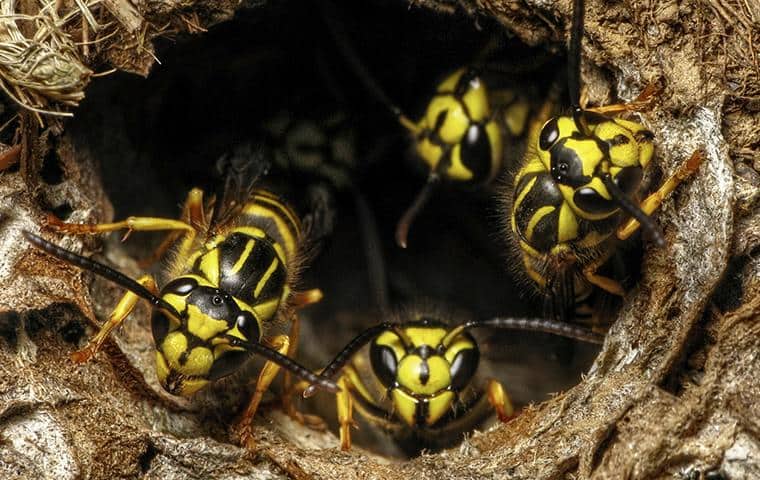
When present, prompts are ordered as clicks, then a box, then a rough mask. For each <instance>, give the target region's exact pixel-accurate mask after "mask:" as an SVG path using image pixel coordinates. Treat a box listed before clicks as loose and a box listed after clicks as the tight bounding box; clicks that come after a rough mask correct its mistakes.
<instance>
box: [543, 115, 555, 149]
mask: <svg viewBox="0 0 760 480" xmlns="http://www.w3.org/2000/svg"><path fill="white" fill-rule="evenodd" d="M557 140H559V126H558V125H557V118H556V117H555V118H552V119H551V120H549V121H548V122H546V123H545V124H544V127H543V128H542V129H541V134H540V135H539V137H538V147H539V148H540V149H541V150H549V149H550V148H551V147H552V145H554V144H555V143H556V142H557Z"/></svg>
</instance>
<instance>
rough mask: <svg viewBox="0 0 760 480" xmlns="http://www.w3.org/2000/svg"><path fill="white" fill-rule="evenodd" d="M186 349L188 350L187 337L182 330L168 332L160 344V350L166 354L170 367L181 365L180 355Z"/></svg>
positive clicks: (165, 357)
mask: <svg viewBox="0 0 760 480" xmlns="http://www.w3.org/2000/svg"><path fill="white" fill-rule="evenodd" d="M185 350H187V337H185V334H184V333H182V332H172V333H170V334H168V335H167V336H166V338H165V339H164V343H162V344H161V346H160V351H161V352H162V353H163V354H164V359H165V360H166V363H167V365H168V366H169V368H170V369H171V368H175V369H176V368H177V367H178V366H179V357H180V355H182V353H183V352H184V351H185Z"/></svg>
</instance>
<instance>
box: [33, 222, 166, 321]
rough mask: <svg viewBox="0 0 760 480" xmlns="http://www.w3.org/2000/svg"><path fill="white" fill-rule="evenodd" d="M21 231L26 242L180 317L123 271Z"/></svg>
mask: <svg viewBox="0 0 760 480" xmlns="http://www.w3.org/2000/svg"><path fill="white" fill-rule="evenodd" d="M21 233H22V235H24V238H25V239H26V241H27V242H29V243H31V244H32V245H34V246H35V247H37V248H39V249H40V250H42V251H43V252H45V253H47V254H49V255H52V256H54V257H56V258H59V259H61V260H63V261H64V262H67V263H70V264H72V265H76V266H77V267H79V268H82V269H84V270H88V271H90V272H92V273H94V274H96V275H99V276H101V277H103V278H105V279H106V280H110V281H111V282H113V283H115V284H117V285H119V286H121V287H124V288H126V289H127V290H129V291H130V292H132V293H134V294H135V295H137V296H139V297H142V298H144V299H145V300H147V301H149V302H150V303H151V304H152V305H153V306H154V307H155V308H159V309H161V310H165V311H167V312H168V313H170V314H171V315H173V316H174V317H175V318H180V314H179V312H177V310H175V309H174V307H172V306H171V305H170V304H168V303H167V302H166V301H164V300H163V299H161V298H160V297H157V296H155V295H153V293H151V291H150V290H148V289H147V288H145V287H144V286H142V285H140V284H139V283H138V282H136V281H135V280H132V279H131V278H129V277H128V276H126V275H124V274H123V273H121V272H118V271H116V270H114V269H113V268H111V267H108V266H106V265H103V264H102V263H100V262H96V261H95V260H91V259H89V258H87V257H83V256H81V255H78V254H76V253H74V252H72V251H69V250H66V249H65V248H62V247H59V246H58V245H56V244H55V243H52V242H48V241H47V240H45V239H44V238H42V237H40V236H38V235H35V234H33V233H31V232H29V231H27V230H22V231H21Z"/></svg>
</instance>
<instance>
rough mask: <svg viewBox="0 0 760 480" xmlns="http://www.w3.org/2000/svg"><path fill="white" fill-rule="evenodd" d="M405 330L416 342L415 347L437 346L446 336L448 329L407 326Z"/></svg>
mask: <svg viewBox="0 0 760 480" xmlns="http://www.w3.org/2000/svg"><path fill="white" fill-rule="evenodd" d="M404 331H405V332H406V334H407V336H408V337H409V338H410V339H411V341H412V343H414V346H415V347H420V346H422V345H430V346H431V347H435V346H437V345H438V344H439V343H441V340H443V337H445V336H446V333H447V330H446V329H445V328H443V327H431V326H427V327H405V328H404Z"/></svg>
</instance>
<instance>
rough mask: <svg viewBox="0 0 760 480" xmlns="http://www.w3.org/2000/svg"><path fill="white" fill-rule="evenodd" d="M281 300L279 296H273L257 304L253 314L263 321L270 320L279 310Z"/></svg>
mask: <svg viewBox="0 0 760 480" xmlns="http://www.w3.org/2000/svg"><path fill="white" fill-rule="evenodd" d="M280 300H281V299H279V298H273V299H271V300H269V301H266V302H264V303H259V304H257V305H255V306H254V307H253V314H254V315H255V316H256V318H260V319H261V321H262V322H265V321H267V320H270V319H271V318H272V317H273V316H274V314H275V312H277V308H278V307H279V306H280Z"/></svg>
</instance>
